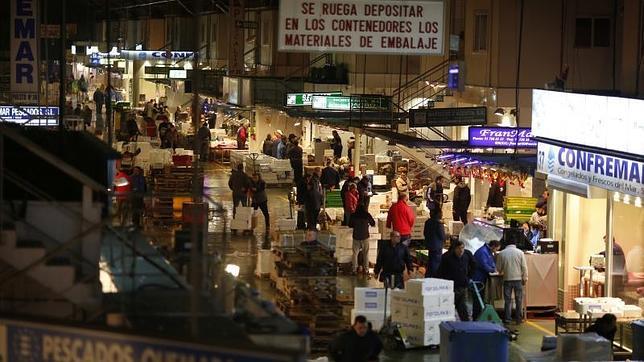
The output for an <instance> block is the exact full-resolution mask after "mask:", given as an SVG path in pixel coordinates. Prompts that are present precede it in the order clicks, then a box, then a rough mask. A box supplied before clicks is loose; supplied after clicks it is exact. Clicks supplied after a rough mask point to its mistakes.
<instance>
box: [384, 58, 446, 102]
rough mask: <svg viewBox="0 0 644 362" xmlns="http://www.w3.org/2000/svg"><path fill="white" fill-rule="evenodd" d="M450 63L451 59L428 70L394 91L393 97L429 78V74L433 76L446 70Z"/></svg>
mask: <svg viewBox="0 0 644 362" xmlns="http://www.w3.org/2000/svg"><path fill="white" fill-rule="evenodd" d="M449 63H450V61H449V59H446V60H443V61H442V62H440V63H438V64H436V65H435V66H433V67H431V68H429V69H428V70H426V71H424V72H423V73H421V74H419V75H418V76H416V77H414V78H413V79H412V80H410V81H407V82H406V83H405V84H403V85H401V86H400V87H398V88H396V89H394V91H393V92H392V95H398V94H399V93H400V92H402V91H403V90H404V89H405V88H408V87H410V86H411V85H412V84H413V83H416V82H418V81H419V80H421V79H422V78H425V77H427V76H428V75H429V74H432V73H434V72H436V71H437V70H440V69H442V68H445V66H446V65H448V64H449Z"/></svg>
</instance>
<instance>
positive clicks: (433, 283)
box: [405, 278, 454, 295]
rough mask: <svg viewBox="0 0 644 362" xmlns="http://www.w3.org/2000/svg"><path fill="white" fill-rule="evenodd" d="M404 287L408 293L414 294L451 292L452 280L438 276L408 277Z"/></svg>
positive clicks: (452, 288) (452, 287)
mask: <svg viewBox="0 0 644 362" xmlns="http://www.w3.org/2000/svg"><path fill="white" fill-rule="evenodd" d="M405 289H406V290H407V292H408V293H409V294H410V295H413V294H416V295H421V294H440V293H442V294H453V293H454V282H453V281H451V280H446V279H438V278H419V279H410V280H408V281H407V283H406V284H405Z"/></svg>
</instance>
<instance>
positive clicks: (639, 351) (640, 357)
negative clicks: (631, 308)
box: [631, 320, 644, 361]
mask: <svg viewBox="0 0 644 362" xmlns="http://www.w3.org/2000/svg"><path fill="white" fill-rule="evenodd" d="M631 329H632V330H633V358H631V359H632V360H633V361H644V320H639V321H635V322H633V323H632V324H631Z"/></svg>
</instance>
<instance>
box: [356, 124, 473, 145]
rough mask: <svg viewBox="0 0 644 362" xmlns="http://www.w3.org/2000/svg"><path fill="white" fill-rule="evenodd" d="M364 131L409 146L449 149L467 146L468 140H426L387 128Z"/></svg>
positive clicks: (368, 134) (372, 135)
mask: <svg viewBox="0 0 644 362" xmlns="http://www.w3.org/2000/svg"><path fill="white" fill-rule="evenodd" d="M364 133H365V134H366V135H367V136H369V137H378V138H380V139H383V140H386V141H389V142H390V143H391V142H393V143H396V144H400V145H403V146H407V147H415V148H449V149H463V148H467V141H446V140H426V139H423V138H418V137H414V136H410V135H406V134H404V133H397V132H394V131H391V130H386V129H364Z"/></svg>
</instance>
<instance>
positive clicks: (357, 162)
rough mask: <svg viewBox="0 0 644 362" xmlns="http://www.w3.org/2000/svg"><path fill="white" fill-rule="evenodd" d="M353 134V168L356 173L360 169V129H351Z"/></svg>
mask: <svg viewBox="0 0 644 362" xmlns="http://www.w3.org/2000/svg"><path fill="white" fill-rule="evenodd" d="M353 135H354V136H355V139H356V140H355V147H354V149H353V156H352V157H353V168H354V170H355V172H356V175H357V174H358V172H359V171H360V152H361V151H360V149H361V148H362V130H361V129H360V128H354V129H353Z"/></svg>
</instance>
